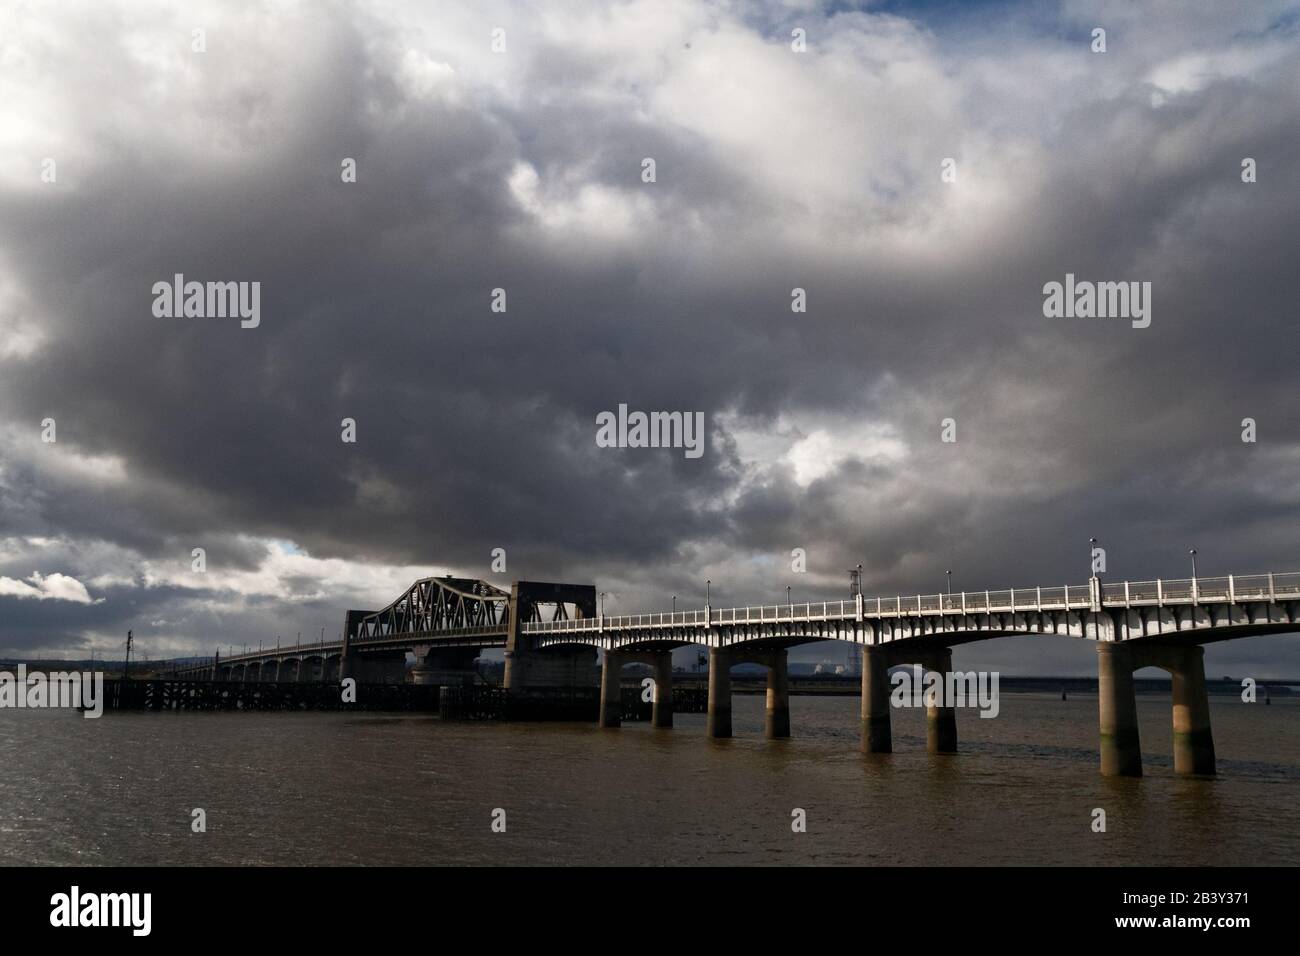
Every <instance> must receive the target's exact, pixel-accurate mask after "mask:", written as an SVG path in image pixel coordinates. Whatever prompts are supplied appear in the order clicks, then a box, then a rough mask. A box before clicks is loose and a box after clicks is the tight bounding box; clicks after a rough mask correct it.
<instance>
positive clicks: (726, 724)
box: [705, 647, 731, 739]
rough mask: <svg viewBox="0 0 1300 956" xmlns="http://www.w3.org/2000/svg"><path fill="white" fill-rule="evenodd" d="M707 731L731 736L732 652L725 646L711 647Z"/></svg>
mask: <svg viewBox="0 0 1300 956" xmlns="http://www.w3.org/2000/svg"><path fill="white" fill-rule="evenodd" d="M705 732H706V733H707V734H708V735H709V736H710V737H715V738H719V739H721V738H724V737H730V736H731V653H730V652H729V651H728V650H727V649H726V648H725V647H711V648H709V715H708V718H707V719H706V720H705Z"/></svg>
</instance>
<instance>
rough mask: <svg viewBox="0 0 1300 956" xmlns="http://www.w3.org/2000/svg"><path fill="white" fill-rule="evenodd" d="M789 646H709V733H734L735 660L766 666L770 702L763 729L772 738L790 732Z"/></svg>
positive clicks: (707, 725)
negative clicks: (732, 714) (732, 712)
mask: <svg viewBox="0 0 1300 956" xmlns="http://www.w3.org/2000/svg"><path fill="white" fill-rule="evenodd" d="M786 656H787V655H786V650H785V648H783V647H778V648H757V649H754V650H744V649H742V648H725V647H711V648H709V716H708V720H707V721H706V725H705V726H706V728H707V732H708V735H709V736H710V737H718V738H722V737H730V736H731V668H732V665H734V664H762V665H763V666H764V667H766V668H767V704H766V708H765V711H764V716H763V730H764V733H765V734H766V736H767V738H768V739H769V740H777V739H780V738H783V737H789V736H790V679H789V675H788V670H787V666H786Z"/></svg>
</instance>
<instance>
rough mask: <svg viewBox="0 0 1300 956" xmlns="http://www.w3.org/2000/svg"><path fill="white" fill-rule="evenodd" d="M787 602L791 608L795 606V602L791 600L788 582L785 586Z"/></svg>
mask: <svg viewBox="0 0 1300 956" xmlns="http://www.w3.org/2000/svg"><path fill="white" fill-rule="evenodd" d="M785 603H786V604H788V605H789V606H790V607H791V608H793V607H794V604H792V603H791V602H790V585H788V584H787V585H786V586H785Z"/></svg>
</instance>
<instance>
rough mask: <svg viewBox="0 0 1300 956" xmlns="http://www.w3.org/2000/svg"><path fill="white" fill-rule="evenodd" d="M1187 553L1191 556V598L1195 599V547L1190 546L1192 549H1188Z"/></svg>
mask: <svg viewBox="0 0 1300 956" xmlns="http://www.w3.org/2000/svg"><path fill="white" fill-rule="evenodd" d="M1187 553H1188V554H1190V555H1191V556H1192V600H1193V601H1195V600H1197V594H1196V590H1197V588H1196V549H1195V548H1192V549H1191V550H1190V551H1188V552H1187Z"/></svg>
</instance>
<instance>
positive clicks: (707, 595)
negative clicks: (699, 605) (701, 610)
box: [704, 581, 713, 607]
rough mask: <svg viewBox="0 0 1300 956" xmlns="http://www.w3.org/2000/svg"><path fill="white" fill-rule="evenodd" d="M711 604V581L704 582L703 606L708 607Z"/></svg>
mask: <svg viewBox="0 0 1300 956" xmlns="http://www.w3.org/2000/svg"><path fill="white" fill-rule="evenodd" d="M712 604H713V582H712V581H705V582H704V606H705V607H710V606H711V605H712Z"/></svg>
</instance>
